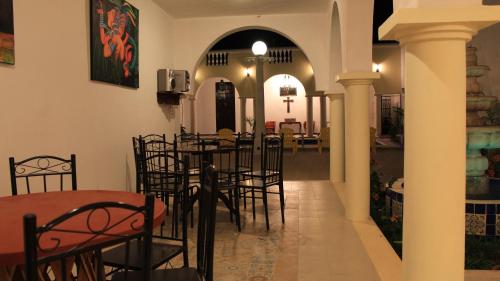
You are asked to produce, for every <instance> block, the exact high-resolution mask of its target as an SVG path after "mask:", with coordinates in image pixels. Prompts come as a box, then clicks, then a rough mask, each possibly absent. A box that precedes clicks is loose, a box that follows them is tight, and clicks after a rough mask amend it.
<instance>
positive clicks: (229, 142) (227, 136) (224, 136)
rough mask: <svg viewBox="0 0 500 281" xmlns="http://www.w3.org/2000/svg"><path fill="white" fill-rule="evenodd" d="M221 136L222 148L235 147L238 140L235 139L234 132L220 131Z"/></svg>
mask: <svg viewBox="0 0 500 281" xmlns="http://www.w3.org/2000/svg"><path fill="white" fill-rule="evenodd" d="M217 135H218V136H219V145H220V146H234V142H235V140H236V138H235V137H234V132H233V130H231V129H226V128H224V129H220V130H219V131H218V132H217Z"/></svg>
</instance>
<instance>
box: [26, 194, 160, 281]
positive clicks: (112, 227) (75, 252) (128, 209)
mask: <svg viewBox="0 0 500 281" xmlns="http://www.w3.org/2000/svg"><path fill="white" fill-rule="evenodd" d="M153 212H154V197H153V196H152V195H149V194H148V195H147V196H145V203H144V205H142V206H134V205H130V204H126V203H119V202H96V203H92V204H87V205H84V206H81V207H80V208H77V209H74V210H71V211H69V212H68V213H65V214H62V215H59V216H57V217H55V218H54V219H52V220H51V221H49V222H48V223H46V224H44V225H37V217H36V215H34V214H26V215H24V217H23V220H24V254H25V273H26V280H27V281H38V280H47V279H45V278H46V277H47V276H48V275H47V272H46V265H47V264H50V268H51V271H52V273H53V274H54V275H56V277H59V279H58V280H62V281H69V280H75V279H74V277H73V276H72V275H73V273H72V271H73V270H72V267H73V261H75V260H78V262H77V265H78V270H77V273H78V274H85V275H86V276H87V279H89V278H92V279H94V280H98V281H102V280H105V279H104V278H105V277H104V266H102V256H101V252H102V250H103V249H105V248H109V247H113V246H116V245H119V244H122V243H125V245H126V248H127V250H126V251H124V255H126V256H125V257H124V258H123V259H124V260H125V261H127V262H128V261H129V260H130V259H129V254H130V251H129V249H130V247H131V246H130V244H131V243H132V241H134V240H135V241H141V242H140V243H141V244H143V248H144V255H143V259H144V261H143V262H144V264H145V265H149V264H150V263H151V239H152V229H153ZM78 217H80V218H81V221H82V222H86V223H82V224H81V225H75V220H77V219H78ZM106 221H108V223H104V224H103V222H106ZM141 221H142V225H141ZM110 222H113V223H110ZM75 237H80V238H81V239H80V240H76V242H77V243H75V246H72V247H69V248H68V247H63V246H62V245H64V241H67V240H70V241H73V240H75V239H77V238H75ZM89 254H90V255H91V256H92V257H91V258H88V260H84V257H85V256H86V255H89ZM94 259H95V264H93V261H92V260H94ZM148 268H150V267H149V266H146V267H145V269H144V270H142V271H140V272H138V274H139V275H140V276H141V279H142V280H150V278H151V271H150V270H147V269H148ZM129 273H131V272H129V267H128V266H127V265H126V266H125V267H124V269H123V273H122V277H124V278H123V279H122V280H124V281H128V280H130V281H133V280H134V281H135V280H136V279H133V278H132V276H131V274H129ZM79 277H81V276H79ZM78 280H80V278H78Z"/></svg>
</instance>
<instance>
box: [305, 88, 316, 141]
mask: <svg viewBox="0 0 500 281" xmlns="http://www.w3.org/2000/svg"><path fill="white" fill-rule="evenodd" d="M306 98H307V108H306V109H307V132H306V134H307V136H308V137H312V136H313V133H314V127H313V122H314V121H313V96H307V97H306Z"/></svg>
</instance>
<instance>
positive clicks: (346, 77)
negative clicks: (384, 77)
mask: <svg viewBox="0 0 500 281" xmlns="http://www.w3.org/2000/svg"><path fill="white" fill-rule="evenodd" d="M377 79H380V73H377V72H344V73H340V74H338V75H337V83H340V84H342V85H343V86H351V85H371V84H372V83H373V80H377Z"/></svg>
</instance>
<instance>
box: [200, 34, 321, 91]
mask: <svg viewBox="0 0 500 281" xmlns="http://www.w3.org/2000/svg"><path fill="white" fill-rule="evenodd" d="M249 30H262V31H269V32H272V33H275V34H277V35H279V36H281V37H284V38H286V40H289V41H290V42H292V43H293V44H294V45H295V46H294V48H296V49H297V50H300V51H301V53H302V54H303V56H304V58H305V60H306V61H307V63H308V64H309V65H310V69H311V70H310V72H311V73H314V67H313V65H312V63H311V62H310V59H309V57H308V55H307V53H306V52H305V51H304V49H303V48H302V47H301V45H300V44H299V43H298V42H297V40H295V39H294V38H292V37H291V36H289V35H288V34H286V33H284V32H282V31H280V30H277V29H274V28H270V27H265V26H244V27H239V28H235V29H232V30H229V31H227V32H224V33H223V34H221V35H220V36H218V37H217V38H216V39H215V40H214V41H212V43H211V44H209V45H208V46H207V47H206V48H205V50H204V51H203V52H202V53H201V54H200V56H199V58H198V60H197V61H196V64H195V66H194V71H193V73H194V74H195V75H194V76H195V81H194V87H193V90H194V92H195V93H196V91H197V88H198V86H199V81H198V80H197V79H196V76H197V75H198V70H199V68H200V66H202V65H203V64H204V63H205V61H206V56H207V54H208V53H209V52H211V51H212V49H213V48H214V46H216V45H217V44H218V43H219V42H220V41H222V40H223V39H224V38H227V37H229V36H231V35H233V34H236V33H239V32H244V31H249ZM268 47H269V46H268ZM287 47H290V46H287ZM250 48H251V45H250V46H248V49H249V50H250ZM249 55H250V56H252V55H253V54H252V53H251V51H250V52H249ZM247 67H248V63H247V64H245V65H243V66H242V68H241V71H244V70H245V69H246V68H247ZM250 67H251V66H250ZM312 83H313V84H314V85H316V77H314V76H313V81H312ZM314 90H315V86H314Z"/></svg>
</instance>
